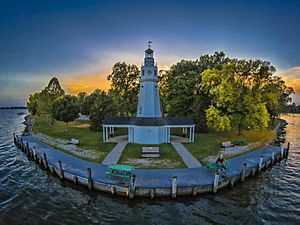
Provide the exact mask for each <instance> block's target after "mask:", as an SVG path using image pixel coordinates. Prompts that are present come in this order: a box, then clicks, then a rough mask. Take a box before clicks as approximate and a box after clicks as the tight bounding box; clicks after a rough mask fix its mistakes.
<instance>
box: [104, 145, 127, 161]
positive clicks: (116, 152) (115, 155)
mask: <svg viewBox="0 0 300 225" xmlns="http://www.w3.org/2000/svg"><path fill="white" fill-rule="evenodd" d="M126 145H127V141H124V140H123V141H119V142H118V144H117V145H116V146H115V147H114V148H113V150H111V151H110V153H109V154H108V155H107V156H106V158H105V159H104V160H103V162H102V164H104V165H110V164H117V163H118V161H119V159H120V157H121V154H122V152H123V151H124V149H125V147H126Z"/></svg>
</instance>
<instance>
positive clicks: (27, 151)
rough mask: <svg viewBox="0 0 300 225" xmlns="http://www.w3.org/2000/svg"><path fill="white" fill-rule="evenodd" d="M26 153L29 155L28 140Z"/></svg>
mask: <svg viewBox="0 0 300 225" xmlns="http://www.w3.org/2000/svg"><path fill="white" fill-rule="evenodd" d="M25 152H26V154H27V155H28V154H29V142H28V141H27V142H26V151H25Z"/></svg>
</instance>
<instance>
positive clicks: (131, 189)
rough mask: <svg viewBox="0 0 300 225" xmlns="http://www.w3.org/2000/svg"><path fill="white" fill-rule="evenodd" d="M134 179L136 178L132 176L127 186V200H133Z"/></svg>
mask: <svg viewBox="0 0 300 225" xmlns="http://www.w3.org/2000/svg"><path fill="white" fill-rule="evenodd" d="M135 179H136V176H135V175H134V174H133V175H132V176H131V180H130V186H129V194H128V197H129V199H133V198H134V192H135Z"/></svg>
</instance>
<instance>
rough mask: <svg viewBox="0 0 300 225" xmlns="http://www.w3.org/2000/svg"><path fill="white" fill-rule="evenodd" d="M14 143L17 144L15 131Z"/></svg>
mask: <svg viewBox="0 0 300 225" xmlns="http://www.w3.org/2000/svg"><path fill="white" fill-rule="evenodd" d="M14 143H15V145H17V139H16V133H14Z"/></svg>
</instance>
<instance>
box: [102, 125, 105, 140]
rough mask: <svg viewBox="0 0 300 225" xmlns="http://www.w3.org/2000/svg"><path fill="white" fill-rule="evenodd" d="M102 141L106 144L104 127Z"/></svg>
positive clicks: (103, 128)
mask: <svg viewBox="0 0 300 225" xmlns="http://www.w3.org/2000/svg"><path fill="white" fill-rule="evenodd" d="M102 139H103V142H105V127H104V126H103V127H102Z"/></svg>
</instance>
